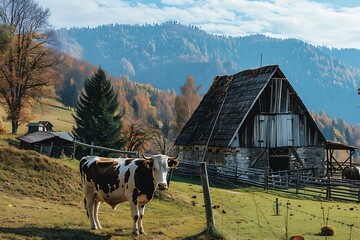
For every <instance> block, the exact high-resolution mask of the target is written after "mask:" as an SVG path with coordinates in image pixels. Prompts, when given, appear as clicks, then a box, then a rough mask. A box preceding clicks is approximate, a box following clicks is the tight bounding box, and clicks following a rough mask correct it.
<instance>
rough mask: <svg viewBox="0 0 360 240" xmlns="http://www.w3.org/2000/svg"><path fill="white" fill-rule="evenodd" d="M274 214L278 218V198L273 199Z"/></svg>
mask: <svg viewBox="0 0 360 240" xmlns="http://www.w3.org/2000/svg"><path fill="white" fill-rule="evenodd" d="M275 214H276V216H279V198H275Z"/></svg>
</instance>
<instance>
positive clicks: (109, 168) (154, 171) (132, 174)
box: [80, 154, 179, 235]
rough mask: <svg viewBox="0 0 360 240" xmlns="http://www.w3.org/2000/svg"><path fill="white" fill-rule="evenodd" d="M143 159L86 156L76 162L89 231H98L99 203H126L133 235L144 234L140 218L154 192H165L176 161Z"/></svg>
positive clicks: (157, 157) (159, 156)
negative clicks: (169, 172)
mask: <svg viewBox="0 0 360 240" xmlns="http://www.w3.org/2000/svg"><path fill="white" fill-rule="evenodd" d="M143 157H144V159H140V158H139V159H122V158H102V157H98V156H87V157H84V158H82V159H81V161H80V173H81V180H82V188H83V190H84V195H85V197H84V201H85V208H86V211H87V214H88V216H89V218H90V225H91V228H92V229H98V228H101V225H100V222H99V219H98V211H99V206H100V203H101V202H106V203H108V204H109V205H110V206H111V207H112V208H115V207H116V205H117V204H119V203H122V202H125V201H129V203H130V209H131V215H132V218H133V234H134V235H139V234H145V232H144V229H143V225H142V218H143V216H144V211H145V206H146V204H147V203H148V202H150V200H151V199H152V198H153V196H154V192H155V190H167V189H168V186H167V182H166V177H167V171H168V169H169V168H174V167H176V166H178V164H179V162H178V161H177V160H176V158H177V157H168V156H166V155H161V154H158V155H154V156H152V157H145V156H143Z"/></svg>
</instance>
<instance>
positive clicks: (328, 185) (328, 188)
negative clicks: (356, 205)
mask: <svg viewBox="0 0 360 240" xmlns="http://www.w3.org/2000/svg"><path fill="white" fill-rule="evenodd" d="M326 182H327V187H326V199H327V200H329V199H330V198H331V183H330V174H329V173H328V175H327V181H326Z"/></svg>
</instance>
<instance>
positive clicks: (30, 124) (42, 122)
mask: <svg viewBox="0 0 360 240" xmlns="http://www.w3.org/2000/svg"><path fill="white" fill-rule="evenodd" d="M47 125H51V126H54V125H52V124H51V122H49V121H39V122H29V123H28V124H27V126H29V127H38V126H47Z"/></svg>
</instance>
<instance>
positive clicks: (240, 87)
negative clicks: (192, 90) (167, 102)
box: [175, 65, 351, 175]
mask: <svg viewBox="0 0 360 240" xmlns="http://www.w3.org/2000/svg"><path fill="white" fill-rule="evenodd" d="M175 145H176V146H177V148H178V151H179V159H180V160H181V159H183V160H191V161H203V160H204V161H207V162H208V163H215V164H222V165H230V166H235V165H236V166H239V167H241V168H249V167H253V168H262V169H265V168H266V167H268V168H269V169H270V170H273V171H278V170H292V169H300V168H312V167H314V168H317V169H318V173H319V174H321V175H322V174H325V171H326V170H327V169H326V161H331V160H329V159H328V160H325V149H326V150H329V151H331V149H332V146H334V144H332V145H331V144H329V143H328V142H327V141H326V139H325V138H324V136H323V134H322V133H321V131H320V130H319V128H318V127H317V125H316V124H315V122H314V120H313V119H312V117H311V115H310V113H309V111H308V110H307V108H306V107H305V105H304V103H303V102H302V100H301V99H300V97H299V95H298V94H297V93H296V92H295V90H294V89H293V87H292V86H291V84H290V83H289V81H288V79H287V78H286V76H285V75H284V73H283V72H282V71H281V69H280V68H279V66H277V65H273V66H265V67H260V68H256V69H249V70H245V71H242V72H239V73H237V74H234V75H230V76H227V75H226V76H218V77H216V78H215V79H214V81H213V83H212V85H211V87H210V89H209V91H208V92H207V93H206V95H205V96H204V98H203V100H202V101H201V103H200V105H199V106H198V108H197V109H196V110H195V112H194V114H193V115H192V116H191V118H190V119H189V121H188V122H187V123H186V125H185V126H184V128H183V129H182V131H181V132H180V134H179V135H178V137H177V138H176V141H175ZM339 146H340V145H336V147H339ZM343 147H345V148H346V149H347V146H343ZM205 151H206V153H205ZM350 162H351V156H350ZM330 163H331V162H330ZM328 168H329V165H328ZM330 168H331V167H330Z"/></svg>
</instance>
